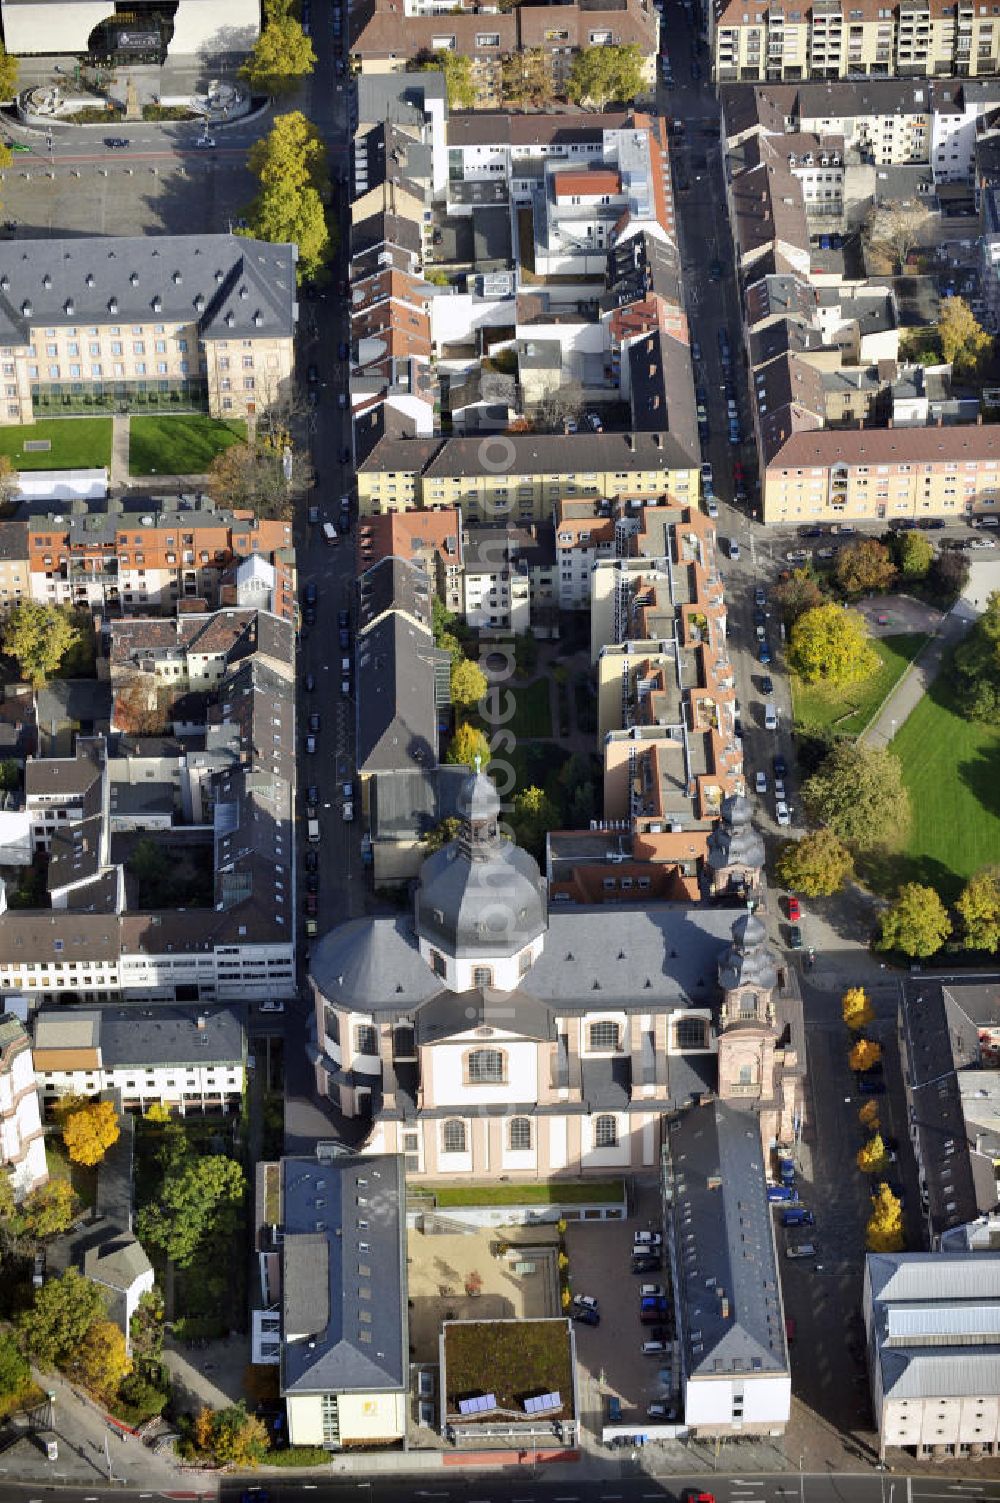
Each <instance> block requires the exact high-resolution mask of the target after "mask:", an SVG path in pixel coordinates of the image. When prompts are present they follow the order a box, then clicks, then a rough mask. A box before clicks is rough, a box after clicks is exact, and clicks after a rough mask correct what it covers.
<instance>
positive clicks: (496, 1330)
mask: <svg viewBox="0 0 1000 1503" xmlns="http://www.w3.org/2000/svg"><path fill="white" fill-rule="evenodd" d="M444 1350H445V1372H446V1384H447V1393H446V1402H447V1412H448V1414H449V1415H452V1416H455V1415H457V1414H458V1404H459V1400H460V1399H466V1398H472V1397H473V1396H475V1395H478V1394H493V1395H494V1396H495V1398H496V1408H495V1409H492V1410H490V1411H488V1412H485V1413H483V1414H481V1415H479V1416H477V1418H479V1419H481V1420H482V1422H483V1423H484V1424H488V1423H489V1422H490V1421H491V1420H493V1421H495V1420H496V1418H497V1416H498V1411H500V1410H508V1411H513V1412H514V1413H515V1414H520V1415H522V1416H523V1415H524V1400H525V1399H527V1398H531V1397H534V1396H535V1395H537V1394H543V1393H558V1394H559V1396H560V1398H561V1399H562V1406H561V1408H560V1409H558V1410H555V1409H553V1410H547V1411H546V1416H545V1417H546V1419H571V1418H572V1417H573V1362H572V1354H571V1353H572V1348H571V1342H570V1331H569V1322H568V1321H567V1320H565V1319H555V1320H500V1321H478V1320H477V1321H454V1322H451V1321H449V1322H447V1323H446V1324H445V1327H444ZM463 1423H467V1417H466V1416H463Z"/></svg>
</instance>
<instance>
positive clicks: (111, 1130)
mask: <svg viewBox="0 0 1000 1503" xmlns="http://www.w3.org/2000/svg"><path fill="white" fill-rule="evenodd" d="M62 1132H63V1142H64V1143H65V1144H66V1152H67V1153H68V1154H69V1156H70V1159H71V1160H72V1161H73V1163H74V1164H86V1165H88V1166H90V1165H93V1164H99V1163H100V1162H101V1160H102V1159H103V1157H104V1155H105V1154H106V1153H107V1151H108V1149H109V1148H110V1147H111V1146H112V1144H113V1143H117V1142H118V1139H119V1137H120V1135H121V1133H120V1129H119V1127H118V1113H117V1112H116V1111H115V1104H114V1102H113V1101H92V1102H89V1103H88V1104H87V1105H86V1106H84V1107H81V1108H80V1110H79V1111H77V1112H72V1113H71V1114H70V1115H69V1116H68V1117H67V1118H66V1119H65V1121H64V1122H63V1130H62Z"/></svg>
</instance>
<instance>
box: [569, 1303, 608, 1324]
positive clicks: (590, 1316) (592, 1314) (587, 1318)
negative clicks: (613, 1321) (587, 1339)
mask: <svg viewBox="0 0 1000 1503" xmlns="http://www.w3.org/2000/svg"><path fill="white" fill-rule="evenodd" d="M571 1313H572V1316H573V1319H574V1320H576V1321H579V1323H580V1325H582V1326H599V1325H600V1323H601V1317H600V1315H598V1313H597V1311H596V1310H590V1309H588V1308H587V1307H586V1306H584V1305H577V1306H576V1307H575V1308H574V1309H573V1311H572V1312H571Z"/></svg>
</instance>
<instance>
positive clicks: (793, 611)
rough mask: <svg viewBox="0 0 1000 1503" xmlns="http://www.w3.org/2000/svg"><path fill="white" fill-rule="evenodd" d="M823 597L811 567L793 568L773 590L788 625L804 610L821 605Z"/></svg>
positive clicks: (801, 614)
mask: <svg viewBox="0 0 1000 1503" xmlns="http://www.w3.org/2000/svg"><path fill="white" fill-rule="evenodd" d="M825 598H826V597H825V596H824V594H823V591H822V590H821V589H820V585H819V581H818V580H817V578H816V576H815V574H813V572H812V570H811V569H793V570H792V572H791V574H789V576H788V578H787V579H783V580H782V581H781V583H780V584H779V585H778V586H777V588H776V589H775V592H774V599H775V601H776V602H777V605H778V609H779V610H780V611H781V614H782V616H783V617H784V618H785V625H786V626H788V627H791V626H794V624H795V622H796V621H797V620H798V619H799V617H800V616H804V615H805V613H806V611H813V610H815V609H816V607H817V606H819V605H822V604H823V601H824V600H825Z"/></svg>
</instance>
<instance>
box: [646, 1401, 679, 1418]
mask: <svg viewBox="0 0 1000 1503" xmlns="http://www.w3.org/2000/svg"><path fill="white" fill-rule="evenodd" d="M646 1418H647V1419H654V1420H672V1419H676V1418H677V1410H676V1409H675V1408H674V1407H673V1405H672V1404H660V1403H655V1404H647V1405H646Z"/></svg>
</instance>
